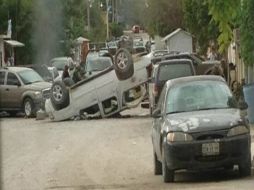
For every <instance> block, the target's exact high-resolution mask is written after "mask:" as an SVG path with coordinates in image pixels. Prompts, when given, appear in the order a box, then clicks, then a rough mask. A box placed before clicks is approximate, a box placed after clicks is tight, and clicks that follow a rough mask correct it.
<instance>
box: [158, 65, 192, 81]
mask: <svg viewBox="0 0 254 190" xmlns="http://www.w3.org/2000/svg"><path fill="white" fill-rule="evenodd" d="M191 75H193V70H192V67H191V65H190V64H189V63H176V64H164V65H161V66H160V68H159V71H158V80H159V81H167V80H170V79H175V78H179V77H185V76H191Z"/></svg>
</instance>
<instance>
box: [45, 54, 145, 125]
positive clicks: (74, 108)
mask: <svg viewBox="0 0 254 190" xmlns="http://www.w3.org/2000/svg"><path fill="white" fill-rule="evenodd" d="M149 64H150V62H149V61H148V60H147V59H139V60H138V61H135V63H134V62H133V58H132V55H131V54H130V53H129V52H128V50H126V49H119V50H118V51H117V53H116V55H115V58H114V64H113V65H112V66H111V67H108V68H106V69H105V70H103V71H101V72H99V73H97V74H96V75H92V76H89V77H87V78H85V79H83V80H81V81H79V82H77V83H75V84H73V85H71V86H66V85H65V84H64V82H63V81H56V82H55V83H54V84H53V85H52V88H51V94H50V98H49V99H47V100H46V103H45V110H46V113H47V114H48V115H49V118H50V119H51V120H54V121H62V120H68V119H70V118H72V117H75V116H81V117H84V118H88V117H94V116H96V117H103V118H104V117H110V116H112V115H114V114H116V113H119V112H120V111H123V110H125V109H128V108H132V107H136V106H138V105H139V103H140V102H141V101H142V100H143V99H144V97H145V94H146V88H145V83H146V82H147V80H148V74H147V69H146V67H147V66H148V65H149Z"/></svg>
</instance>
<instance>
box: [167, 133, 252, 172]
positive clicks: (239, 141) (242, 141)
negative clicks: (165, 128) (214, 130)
mask: <svg viewBox="0 0 254 190" xmlns="http://www.w3.org/2000/svg"><path fill="white" fill-rule="evenodd" d="M211 142H214V141H211V140H210V141H194V142H191V143H190V142H189V143H166V144H165V145H164V148H165V149H164V150H165V159H166V163H167V166H168V167H169V168H170V169H172V170H178V169H187V170H200V169H209V168H220V167H224V166H229V165H239V164H241V163H244V162H247V161H248V159H249V156H250V154H251V153H250V135H249V134H246V135H240V136H237V137H231V138H227V139H224V140H220V142H219V147H220V153H219V155H215V156H203V155H202V144H204V143H211Z"/></svg>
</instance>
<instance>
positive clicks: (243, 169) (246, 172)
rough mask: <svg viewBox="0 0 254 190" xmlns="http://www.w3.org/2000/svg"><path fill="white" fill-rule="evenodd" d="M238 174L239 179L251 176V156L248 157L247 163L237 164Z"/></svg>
mask: <svg viewBox="0 0 254 190" xmlns="http://www.w3.org/2000/svg"><path fill="white" fill-rule="evenodd" d="M239 173H240V176H241V177H247V176H250V175H251V156H249V158H248V161H247V162H243V163H241V164H239Z"/></svg>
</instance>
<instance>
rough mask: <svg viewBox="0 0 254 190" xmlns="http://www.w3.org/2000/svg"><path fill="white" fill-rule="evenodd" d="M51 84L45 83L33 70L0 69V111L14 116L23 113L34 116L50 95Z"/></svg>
mask: <svg viewBox="0 0 254 190" xmlns="http://www.w3.org/2000/svg"><path fill="white" fill-rule="evenodd" d="M50 87H51V83H49V82H45V81H44V80H43V79H42V78H41V76H40V75H39V74H38V73H37V72H35V71H34V70H33V69H30V68H25V67H6V68H1V69H0V111H7V112H9V113H10V114H11V115H16V113H17V112H18V111H24V112H25V115H26V116H27V117H32V116H35V114H36V112H37V111H38V110H39V108H40V107H41V106H42V105H44V104H43V101H44V99H45V98H46V97H47V96H48V94H49V93H50Z"/></svg>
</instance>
